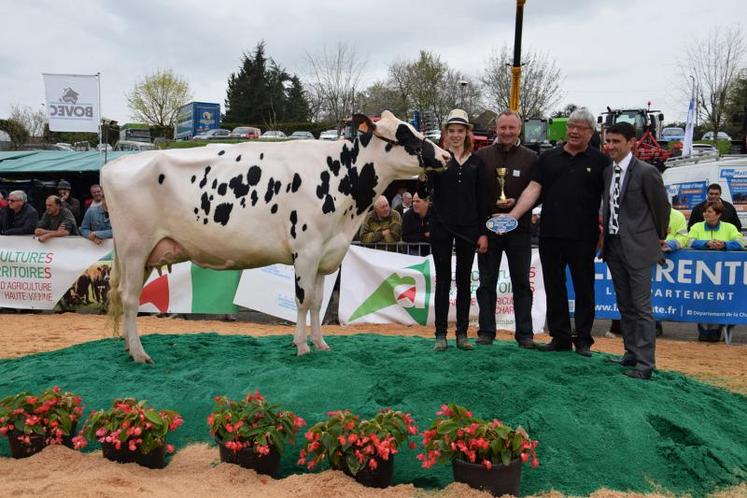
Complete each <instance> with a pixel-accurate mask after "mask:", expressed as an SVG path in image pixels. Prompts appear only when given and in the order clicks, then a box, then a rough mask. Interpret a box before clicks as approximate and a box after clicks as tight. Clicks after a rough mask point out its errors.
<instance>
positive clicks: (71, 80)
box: [42, 73, 101, 133]
mask: <svg viewBox="0 0 747 498" xmlns="http://www.w3.org/2000/svg"><path fill="white" fill-rule="evenodd" d="M42 76H43V77H44V88H45V93H46V106H47V113H48V115H49V129H50V131H88V132H93V133H98V131H99V122H100V121H101V120H100V115H101V110H100V109H99V78H98V76H97V75H95V74H93V75H78V74H48V73H44V74H42Z"/></svg>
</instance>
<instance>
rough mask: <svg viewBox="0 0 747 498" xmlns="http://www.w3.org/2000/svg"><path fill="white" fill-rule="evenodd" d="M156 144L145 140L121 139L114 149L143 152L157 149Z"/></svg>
mask: <svg viewBox="0 0 747 498" xmlns="http://www.w3.org/2000/svg"><path fill="white" fill-rule="evenodd" d="M155 149H156V146H155V145H153V144H149V143H145V142H136V141H134V140H120V141H119V142H117V145H115V146H114V150H128V151H136V152H142V151H144V150H155Z"/></svg>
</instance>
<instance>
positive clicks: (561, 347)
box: [536, 339, 571, 352]
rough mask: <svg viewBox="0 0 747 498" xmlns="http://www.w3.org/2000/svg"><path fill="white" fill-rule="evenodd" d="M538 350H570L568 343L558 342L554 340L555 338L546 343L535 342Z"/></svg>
mask: <svg viewBox="0 0 747 498" xmlns="http://www.w3.org/2000/svg"><path fill="white" fill-rule="evenodd" d="M536 349H537V350H538V351H545V352H547V351H570V350H571V345H570V344H560V343H559V342H555V339H553V340H552V341H550V342H548V343H547V344H537V348H536Z"/></svg>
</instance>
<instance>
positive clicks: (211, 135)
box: [192, 128, 231, 140]
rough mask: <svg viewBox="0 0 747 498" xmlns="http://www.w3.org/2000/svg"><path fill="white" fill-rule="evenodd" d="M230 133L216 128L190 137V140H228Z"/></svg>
mask: <svg viewBox="0 0 747 498" xmlns="http://www.w3.org/2000/svg"><path fill="white" fill-rule="evenodd" d="M230 136H231V132H230V131H228V130H224V129H223V128H216V129H214V130H208V131H206V132H205V133H200V134H199V135H195V136H194V137H192V140H215V139H217V138H229V137H230Z"/></svg>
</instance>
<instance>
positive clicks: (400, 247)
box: [352, 241, 431, 256]
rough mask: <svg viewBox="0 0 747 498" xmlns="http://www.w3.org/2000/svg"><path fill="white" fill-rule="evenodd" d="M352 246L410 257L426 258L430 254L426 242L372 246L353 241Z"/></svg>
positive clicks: (377, 244)
mask: <svg viewBox="0 0 747 498" xmlns="http://www.w3.org/2000/svg"><path fill="white" fill-rule="evenodd" d="M352 244H353V245H356V246H361V247H367V248H369V249H379V250H381V251H390V252H396V253H399V254H409V255H410V256H428V255H429V254H430V253H431V245H430V244H428V243H426V242H392V243H386V242H374V243H372V244H364V243H362V242H359V241H353V242H352Z"/></svg>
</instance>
